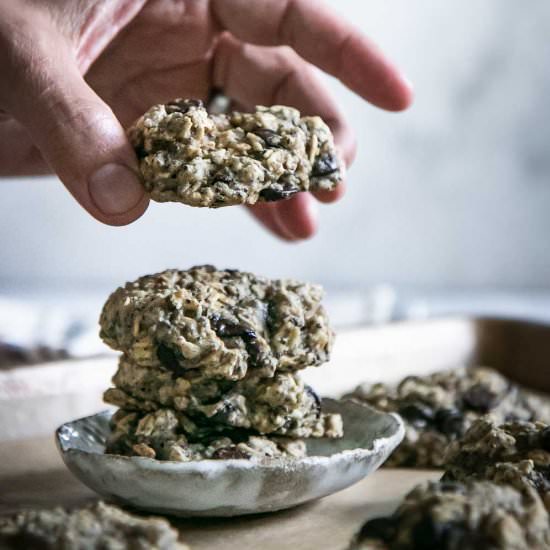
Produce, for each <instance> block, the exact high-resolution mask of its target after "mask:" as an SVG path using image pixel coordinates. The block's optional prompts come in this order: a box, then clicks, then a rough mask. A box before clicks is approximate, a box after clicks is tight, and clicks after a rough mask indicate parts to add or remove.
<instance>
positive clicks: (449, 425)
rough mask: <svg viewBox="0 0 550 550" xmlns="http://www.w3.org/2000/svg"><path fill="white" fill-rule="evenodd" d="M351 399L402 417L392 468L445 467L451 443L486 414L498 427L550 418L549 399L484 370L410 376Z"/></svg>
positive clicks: (372, 387) (356, 393)
mask: <svg viewBox="0 0 550 550" xmlns="http://www.w3.org/2000/svg"><path fill="white" fill-rule="evenodd" d="M347 397H351V398H353V399H356V400H359V401H361V402H364V403H367V404H369V405H372V406H373V407H376V408H378V409H381V410H383V411H388V412H397V413H399V414H400V415H401V416H402V417H403V419H404V421H405V427H406V432H405V438H404V440H403V442H402V443H401V444H400V445H399V447H397V449H396V450H395V451H394V453H393V454H392V455H391V456H390V458H389V459H388V460H387V461H386V463H385V466H394V467H395V466H400V467H417V468H441V467H443V466H444V465H445V452H446V450H447V448H448V446H449V444H450V443H451V442H452V441H454V440H456V439H457V438H458V437H460V436H461V435H462V434H464V432H465V431H466V430H467V429H468V428H469V427H470V426H471V425H472V423H473V422H474V421H475V420H477V419H478V418H480V417H482V416H484V415H486V414H490V415H491V417H492V418H494V420H495V421H496V422H497V423H503V422H506V421H509V420H532V419H534V418H539V417H545V418H550V413H549V405H548V402H547V400H544V399H540V398H537V397H536V396H534V395H530V394H529V393H528V392H527V391H525V390H523V389H521V388H519V387H518V386H516V385H515V384H513V383H512V382H510V381H509V380H507V379H506V378H504V377H503V376H502V375H500V374H499V373H498V372H497V371H495V370H493V369H490V368H486V367H475V368H474V367H472V368H461V369H454V370H447V371H442V372H437V373H434V374H431V375H428V376H422V377H420V376H408V377H406V378H405V379H403V380H402V381H401V382H400V383H399V384H396V385H389V384H364V385H362V386H359V387H358V388H357V389H356V390H355V391H354V392H352V393H351V394H349V395H348V396H347Z"/></svg>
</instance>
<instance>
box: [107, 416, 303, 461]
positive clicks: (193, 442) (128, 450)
mask: <svg viewBox="0 0 550 550" xmlns="http://www.w3.org/2000/svg"><path fill="white" fill-rule="evenodd" d="M111 428H112V432H111V436H110V437H109V439H108V441H107V446H106V452H107V453H110V454H119V455H125V456H144V457H148V458H155V459H157V460H174V461H177V462H190V461H193V460H204V459H228V458H242V459H248V460H250V459H262V458H277V457H283V456H286V457H291V458H300V457H303V456H305V455H306V445H305V443H304V441H302V440H300V439H290V438H287V437H276V436H269V437H266V436H262V435H254V434H251V432H250V431H246V430H239V429H236V430H228V429H225V430H222V429H221V427H218V428H219V429H216V427H214V426H208V425H206V426H202V427H200V426H197V425H196V424H194V423H193V422H192V421H190V420H189V419H188V418H185V417H182V416H181V415H178V414H177V413H175V412H174V411H173V410H171V409H159V410H157V411H155V412H153V413H149V414H146V415H140V414H139V413H135V412H128V411H125V410H123V409H119V410H118V411H117V412H116V413H115V415H114V416H113V418H112V421H111Z"/></svg>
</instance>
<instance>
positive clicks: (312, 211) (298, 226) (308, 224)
mask: <svg viewBox="0 0 550 550" xmlns="http://www.w3.org/2000/svg"><path fill="white" fill-rule="evenodd" d="M275 213H276V216H277V217H278V218H279V219H280V220H282V221H283V222H284V225H285V228H286V230H287V231H288V232H289V233H290V234H291V235H292V236H293V237H294V239H296V240H298V239H309V238H310V237H312V236H313V235H315V233H316V231H317V226H318V218H319V212H318V208H317V204H316V203H315V200H314V199H313V197H312V196H311V195H310V194H309V193H298V194H296V195H294V196H292V197H290V198H289V199H287V200H284V201H280V202H278V203H277V205H276V210H275Z"/></svg>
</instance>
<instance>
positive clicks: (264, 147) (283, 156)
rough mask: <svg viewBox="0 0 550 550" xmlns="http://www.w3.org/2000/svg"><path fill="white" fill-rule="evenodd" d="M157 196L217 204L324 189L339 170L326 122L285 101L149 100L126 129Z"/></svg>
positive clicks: (195, 203)
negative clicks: (244, 107) (218, 104)
mask: <svg viewBox="0 0 550 550" xmlns="http://www.w3.org/2000/svg"><path fill="white" fill-rule="evenodd" d="M128 135H129V137H130V141H131V143H132V145H133V146H134V148H135V150H136V153H137V156H138V159H139V166H140V171H141V174H142V178H143V182H144V185H145V188H146V190H147V191H148V192H149V193H150V195H151V197H152V199H153V200H155V201H158V202H167V201H170V202H182V203H185V204H188V205H191V206H203V207H205V206H206V207H211V208H217V207H221V206H229V205H234V204H254V203H256V202H258V201H274V200H280V199H285V198H288V197H290V196H291V195H293V194H295V193H298V192H300V191H318V190H331V189H334V187H335V186H336V185H337V184H338V182H339V181H340V180H341V179H342V177H343V172H344V164H343V162H342V160H341V159H340V157H339V155H338V153H337V151H336V149H335V147H334V142H333V137H332V133H331V131H330V129H329V128H328V126H327V125H326V124H325V123H324V122H323V121H322V120H321V118H319V117H317V116H306V117H301V116H300V113H299V111H297V110H296V109H293V108H292V107H284V106H281V105H276V106H273V107H256V110H255V111H254V112H253V113H240V112H231V113H228V114H209V113H207V111H206V109H205V108H204V106H203V104H202V102H201V101H198V100H192V99H191V100H190V99H176V100H174V101H171V102H170V103H167V104H166V105H155V106H154V107H151V109H149V110H148V111H147V112H146V113H145V114H144V115H143V116H141V117H140V118H139V119H138V120H137V121H136V122H135V124H134V125H133V126H132V127H131V128H130V129H129V131H128Z"/></svg>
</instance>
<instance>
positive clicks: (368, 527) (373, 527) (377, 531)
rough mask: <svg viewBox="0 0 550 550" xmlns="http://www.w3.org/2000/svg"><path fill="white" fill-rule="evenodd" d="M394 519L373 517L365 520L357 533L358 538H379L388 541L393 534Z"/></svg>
mask: <svg viewBox="0 0 550 550" xmlns="http://www.w3.org/2000/svg"><path fill="white" fill-rule="evenodd" d="M395 527H396V526H395V521H394V519H393V518H391V517H389V518H373V519H370V520H369V521H367V522H365V523H364V524H363V526H362V527H361V530H360V531H359V533H358V538H359V540H364V539H380V540H382V541H384V542H388V543H389V542H390V541H391V540H392V538H393V536H394V534H395Z"/></svg>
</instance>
